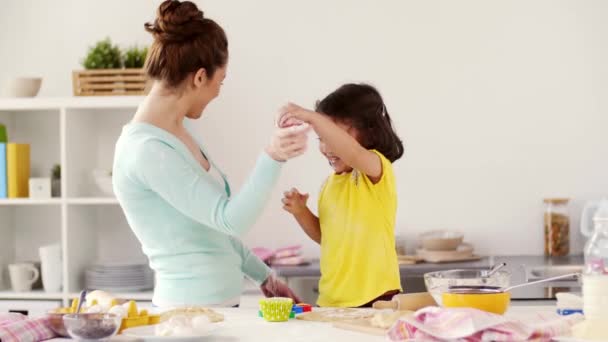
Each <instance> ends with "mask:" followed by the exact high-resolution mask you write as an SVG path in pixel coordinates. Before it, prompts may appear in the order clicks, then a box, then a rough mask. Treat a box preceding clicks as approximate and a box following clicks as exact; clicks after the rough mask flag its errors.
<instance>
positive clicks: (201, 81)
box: [192, 68, 207, 88]
mask: <svg viewBox="0 0 608 342" xmlns="http://www.w3.org/2000/svg"><path fill="white" fill-rule="evenodd" d="M206 83H207V72H206V71H205V69H204V68H200V69H198V70H197V71H196V72H195V73H194V78H193V79H192V85H193V86H194V88H200V87H202V86H203V85H205V84H206Z"/></svg>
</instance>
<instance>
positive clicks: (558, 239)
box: [544, 198, 570, 256]
mask: <svg viewBox="0 0 608 342" xmlns="http://www.w3.org/2000/svg"><path fill="white" fill-rule="evenodd" d="M544 202H545V217H544V231H545V255H547V256H564V255H568V253H570V215H569V212H568V202H569V200H568V199H567V198H546V199H545V200H544Z"/></svg>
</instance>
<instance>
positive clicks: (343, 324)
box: [332, 310, 414, 336]
mask: <svg viewBox="0 0 608 342" xmlns="http://www.w3.org/2000/svg"><path fill="white" fill-rule="evenodd" d="M413 314H414V311H380V310H379V311H377V313H376V315H381V316H383V318H382V319H381V320H383V322H381V323H380V322H378V320H377V318H379V316H374V317H373V318H361V319H353V320H347V321H339V322H333V324H332V325H333V326H334V327H336V328H338V329H345V330H352V331H358V332H362V333H365V334H370V335H379V336H385V335H386V333H387V332H388V330H389V329H390V327H392V326H393V325H394V324H395V322H397V320H398V319H399V318H402V317H407V316H410V315H413ZM374 321H375V322H376V323H380V324H382V326H384V328H382V327H381V326H377V325H374V324H372V322H374Z"/></svg>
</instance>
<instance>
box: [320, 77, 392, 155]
mask: <svg viewBox="0 0 608 342" xmlns="http://www.w3.org/2000/svg"><path fill="white" fill-rule="evenodd" d="M315 110H316V111H317V112H320V113H322V114H325V115H327V116H329V117H330V118H333V119H336V120H338V121H341V122H345V123H348V124H350V125H352V126H353V127H354V128H355V129H356V130H357V132H358V136H359V139H358V140H360V141H359V143H360V144H361V145H362V146H363V147H365V148H367V149H374V150H377V151H378V152H380V153H382V154H383V155H384V156H385V157H386V159H388V160H390V161H391V162H394V161H396V160H397V159H399V158H401V156H403V142H402V141H401V139H400V138H399V136H398V135H397V133H396V132H395V130H394V129H393V124H392V120H391V117H390V116H389V114H388V111H387V110H386V106H385V105H384V100H382V96H381V95H380V92H378V90H377V89H376V88H374V87H373V86H371V85H369V84H364V83H362V84H354V83H349V84H344V85H343V86H341V87H340V88H338V89H336V90H335V91H334V92H332V93H331V94H329V95H327V96H326V97H325V98H324V99H323V100H321V101H318V102H317V104H316V106H315Z"/></svg>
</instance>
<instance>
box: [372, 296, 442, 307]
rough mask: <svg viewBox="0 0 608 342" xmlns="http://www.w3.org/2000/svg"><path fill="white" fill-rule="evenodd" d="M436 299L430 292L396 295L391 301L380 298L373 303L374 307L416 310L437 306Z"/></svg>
mask: <svg viewBox="0 0 608 342" xmlns="http://www.w3.org/2000/svg"><path fill="white" fill-rule="evenodd" d="M436 305H437V303H435V299H433V296H431V294H430V293H428V292H418V293H407V294H398V295H394V296H393V299H392V300H390V301H387V300H379V301H377V302H375V303H374V304H373V308H374V309H393V310H399V311H404V310H410V311H416V310H419V309H422V308H425V307H427V306H436Z"/></svg>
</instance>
